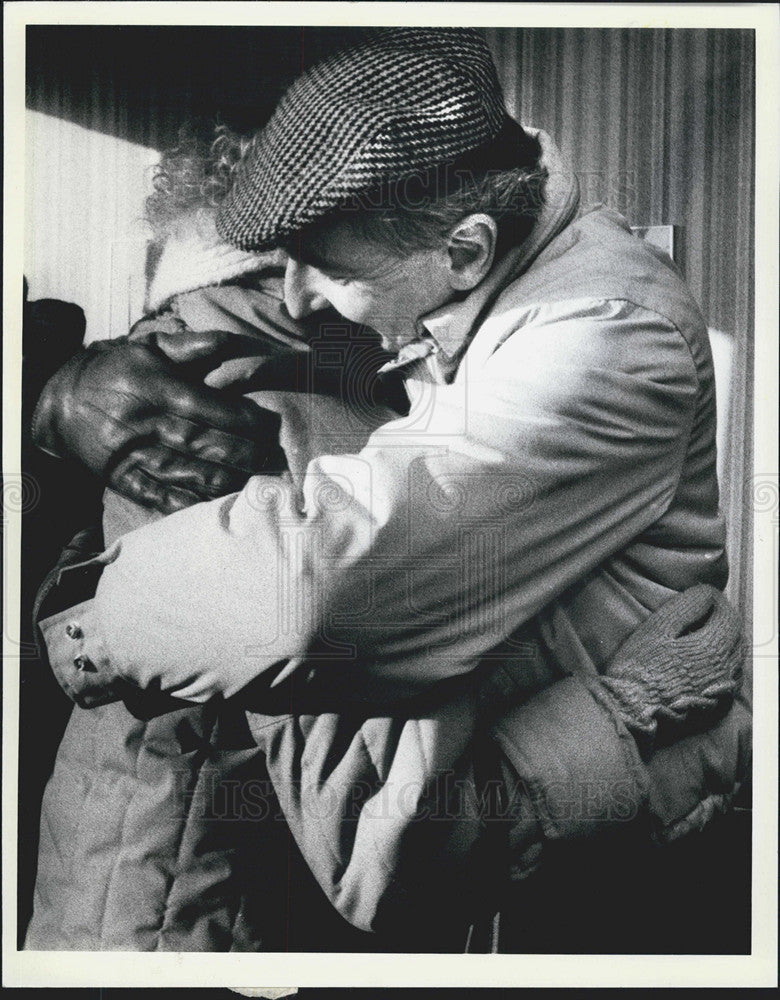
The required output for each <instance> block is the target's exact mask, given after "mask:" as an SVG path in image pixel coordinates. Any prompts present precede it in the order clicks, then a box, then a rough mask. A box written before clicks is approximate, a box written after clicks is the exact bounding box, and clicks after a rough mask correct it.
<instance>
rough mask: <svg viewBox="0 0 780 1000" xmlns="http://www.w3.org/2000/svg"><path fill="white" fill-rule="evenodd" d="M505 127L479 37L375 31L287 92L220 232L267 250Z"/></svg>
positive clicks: (248, 161) (249, 157) (241, 176)
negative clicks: (390, 184) (336, 210)
mask: <svg viewBox="0 0 780 1000" xmlns="http://www.w3.org/2000/svg"><path fill="white" fill-rule="evenodd" d="M506 122H507V115H506V111H505V108H504V100H503V95H502V93H501V87H500V85H499V82H498V77H497V75H496V70H495V66H494V65H493V61H492V58H491V56H490V52H489V50H488V47H487V44H486V42H485V40H484V38H483V37H482V36H481V34H479V32H477V31H475V30H472V29H465V28H463V29H461V28H386V29H372V30H367V32H366V37H365V40H364V41H362V42H361V43H358V44H355V45H352V46H351V47H350V48H348V49H345V50H342V51H339V52H337V53H335V54H334V55H332V56H331V57H329V58H328V59H326V60H324V61H323V62H321V63H319V64H318V65H316V66H314V67H313V68H312V69H311V70H309V71H308V72H307V73H305V74H304V75H303V76H301V77H300V78H299V79H298V80H297V81H296V82H295V83H294V84H293V85H292V87H290V89H289V90H288V91H287V93H286V94H285V96H284V97H283V98H282V100H281V102H280V103H279V106H278V108H277V110H276V112H275V113H274V115H273V117H272V118H271V120H270V121H269V123H268V125H267V126H266V127H265V128H264V129H263V130H262V131H261V132H260V133H258V135H256V136H255V138H254V140H253V142H252V144H251V146H250V149H249V151H248V152H247V154H246V156H245V158H244V160H243V162H242V163H241V165H240V166H239V168H238V170H237V174H236V179H235V182H234V185H233V187H232V189H231V191H230V193H229V194H228V196H227V198H226V199H225V201H224V202H223V204H222V206H221V207H220V210H219V213H218V215H217V229H218V231H219V234H220V235H221V236H222V238H223V239H225V240H227V241H228V242H230V243H232V244H233V245H234V246H237V247H240V248H241V249H243V250H253V251H259V250H266V249H269V248H271V247H273V246H277V245H278V244H279V243H280V242H282V241H284V240H286V239H288V238H289V237H291V236H292V235H294V234H295V233H297V232H299V231H300V230H301V229H303V228H304V227H306V226H308V225H310V224H312V223H314V222H317V221H318V220H320V219H322V218H323V217H325V216H327V215H328V214H330V213H331V212H333V211H334V210H335V209H337V208H338V207H339V206H342V205H344V204H346V203H349V202H350V201H354V199H356V198H358V199H359V198H360V196H361V195H363V194H365V193H366V192H370V191H373V190H376V189H377V188H380V187H382V186H384V185H387V184H388V183H393V182H398V181H401V180H403V179H404V178H406V177H409V176H410V175H416V174H420V173H422V172H425V171H430V170H433V169H436V168H438V167H439V166H440V165H441V164H444V163H451V162H456V161H458V160H459V159H460V158H461V157H463V156H465V155H467V154H469V153H470V152H472V151H474V150H477V149H479V148H482V147H485V146H487V145H489V144H490V143H491V142H493V141H494V140H495V139H496V138H497V137H498V136H499V135H500V134H501V132H502V129H505V128H506ZM516 128H517V129H520V126H517V125H516ZM520 131H521V132H522V130H520Z"/></svg>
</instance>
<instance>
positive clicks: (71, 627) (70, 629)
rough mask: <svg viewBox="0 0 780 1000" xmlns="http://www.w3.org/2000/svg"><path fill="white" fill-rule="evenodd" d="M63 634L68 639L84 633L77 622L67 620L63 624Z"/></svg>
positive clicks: (79, 636) (77, 637)
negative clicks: (66, 622)
mask: <svg viewBox="0 0 780 1000" xmlns="http://www.w3.org/2000/svg"><path fill="white" fill-rule="evenodd" d="M65 634H66V635H67V636H68V638H69V639H80V638H81V637H82V636H83V635H84V633H83V632H82V630H81V625H79V623H78V622H69V623H68V624H67V625H66V626H65Z"/></svg>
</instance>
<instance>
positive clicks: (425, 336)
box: [380, 126, 580, 382]
mask: <svg viewBox="0 0 780 1000" xmlns="http://www.w3.org/2000/svg"><path fill="white" fill-rule="evenodd" d="M523 127H524V128H525V130H526V131H527V132H528V133H530V134H531V135H533V136H536V138H537V139H538V140H539V144H540V146H541V148H542V155H541V159H540V163H541V165H542V166H543V167H546V168H547V181H546V182H545V188H544V206H543V208H542V211H541V213H540V215H539V218H538V220H537V222H536V225H535V226H534V228H533V229H532V230H531V234H530V236H529V237H528V239H527V240H526V241H525V242H524V243H523V244H522V246H519V247H515V248H514V249H512V250H510V251H509V252H508V253H506V254H505V255H504V256H503V257H502V258H501V259H500V260H499V261H497V262H496V263H495V264H494V265H493V267H492V268H491V270H490V273H489V274H488V275H487V277H486V278H485V279H484V280H483V281H481V282H480V284H479V285H478V286H477V287H476V288H475V289H474V290H473V291H472V292H471V293H470V294H469V295H468V296H467V297H466V298H465V299H462V300H460V301H458V302H451V303H448V304H447V305H444V306H441V307H440V308H439V309H436V310H435V311H434V312H431V313H429V314H428V315H427V316H423V317H422V318H421V319H420V320H419V321H418V329H419V333H420V336H419V338H418V339H417V340H414V341H412V342H411V343H410V344H407V345H406V346H405V347H403V348H402V349H401V351H400V352H399V354H398V356H397V357H396V358H394V359H393V360H392V361H390V362H388V363H387V364H386V365H383V366H382V368H380V372H388V371H393V370H398V369H400V370H401V374H403V375H404V376H405V377H409V378H416V379H419V380H421V381H425V382H449V381H451V379H452V377H453V376H454V373H455V370H456V369H457V367H458V363H459V361H460V358H461V356H462V354H463V352H464V351H465V349H466V347H467V346H468V344H469V342H470V340H471V337H472V335H473V333H474V332H475V331H476V328H477V326H478V324H479V321H480V319H481V318H482V317H483V316H484V314H485V313H486V312H487V310H488V309H489V308H490V306H491V305H492V303H493V302H494V301H495V300H496V298H498V296H499V294H500V293H501V292H502V291H503V289H504V288H506V286H507V285H508V284H510V283H511V282H512V281H514V280H515V279H516V278H518V277H519V276H520V275H521V274H522V273H523V272H524V271H526V270H528V268H529V267H530V266H531V264H532V263H533V262H534V261H535V260H536V258H537V257H538V256H539V254H540V253H541V252H542V251H543V250H544V249H545V247H547V246H548V245H549V244H550V243H551V242H552V240H553V239H554V238H555V237H556V236H557V235H558V234H559V233H560V232H561V231H562V230H563V229H564V228H565V227H566V226H567V225H568V224H569V223H570V222H571V220H572V219H573V218H574V216H575V214H576V212H577V209H578V207H579V202H580V193H579V184H578V182H577V178H576V176H575V175H574V174H573V173H572V171H571V170H570V169H569V168H568V166H566V164H565V162H564V160H563V157H562V156H561V154H560V152H559V151H558V149H557V148H556V146H555V144H554V143H553V141H552V139H551V138H550V136H549V135H547V133H546V132H543V131H542V130H541V129H533V128H528V127H526V126H523Z"/></svg>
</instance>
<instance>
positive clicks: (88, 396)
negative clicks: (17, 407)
mask: <svg viewBox="0 0 780 1000" xmlns="http://www.w3.org/2000/svg"><path fill="white" fill-rule="evenodd" d="M251 349H253V350H254V351H256V350H257V346H256V345H254V348H252V346H251V340H250V338H246V337H239V336H236V335H231V334H227V333H220V332H216V333H203V334H194V333H191V332H188V334H187V336H182V335H181V334H180V333H175V332H169V331H165V330H162V331H158V332H154V331H149V330H146V331H144V332H143V334H142V335H141V336H140V337H139V339H138V340H131V339H130V338H122V339H119V340H110V341H97V342H95V343H93V344H91V345H90V346H89V347H88V348H86V349H85V350H83V351H81V352H80V353H79V354H77V355H76V356H75V357H73V358H72V359H71V360H70V361H69V362H68V363H67V364H66V365H64V366H63V367H62V368H61V369H60V370H59V371H58V372H57V373H56V374H55V375H54V377H53V378H52V379H50V380H49V382H48V383H47V384H46V386H45V388H44V390H43V392H42V394H41V397H40V400H39V402H38V406H37V407H36V411H35V414H34V416H33V439H34V441H35V443H36V444H37V446H38V447H39V448H42V449H43V450H44V451H46V452H48V453H49V454H52V455H56V456H59V457H65V456H71V457H74V458H77V459H78V460H79V461H81V462H82V463H83V464H84V465H86V467H87V468H88V469H90V470H91V471H92V472H93V473H95V474H96V475H97V476H99V477H100V478H101V479H102V480H103V481H104V482H106V483H107V484H108V485H110V486H111V487H112V488H113V489H115V490H116V491H117V492H118V493H121V494H122V495H123V496H125V497H128V498H129V499H131V500H133V501H135V502H137V503H140V504H141V505H143V506H145V507H149V508H152V509H154V510H158V511H161V512H163V513H170V512H171V511H174V510H177V509H179V508H182V507H186V506H189V505H190V504H193V503H197V502H198V501H201V500H209V499H213V498H215V497H218V496H223V495H225V494H226V493H230V492H234V491H237V490H240V489H241V488H242V487H243V486H244V484H245V483H246V481H247V480H248V479H249V478H250V476H252V475H255V474H257V473H276V472H280V471H281V470H282V469H284V468H285V466H286V462H285V458H284V453H283V451H282V450H281V448H280V447H279V443H278V432H279V424H280V418H279V416H278V415H277V414H275V413H270V412H268V411H266V410H262V409H260V407H258V406H256V405H255V404H254V403H252V402H250V401H249V400H246V399H242V398H241V397H240V396H237V395H230V394H227V393H225V392H220V391H218V390H216V389H213V388H211V387H209V386H206V385H204V384H203V381H202V380H203V376H204V374H205V373H206V372H208V371H210V370H211V369H212V368H214V367H216V366H217V365H219V364H220V363H221V361H223V360H226V359H227V358H228V357H231V356H234V355H235V354H236V353H242V352H243V353H247V352H248V351H250V350H251Z"/></svg>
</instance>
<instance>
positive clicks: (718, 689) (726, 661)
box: [601, 584, 746, 750]
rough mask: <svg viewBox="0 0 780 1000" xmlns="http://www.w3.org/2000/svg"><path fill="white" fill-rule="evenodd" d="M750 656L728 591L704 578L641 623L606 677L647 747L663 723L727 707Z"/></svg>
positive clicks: (627, 720)
mask: <svg viewBox="0 0 780 1000" xmlns="http://www.w3.org/2000/svg"><path fill="white" fill-rule="evenodd" d="M745 655H746V650H745V642H744V635H743V630H742V624H741V622H740V619H739V616H738V615H737V613H736V611H735V610H734V609H733V608H732V607H731V605H730V604H729V602H728V601H727V599H726V598H725V597H724V596H723V594H721V593H720V592H719V591H717V590H715V589H714V588H713V587H709V586H707V585H706V584H700V585H698V586H696V587H691V588H690V589H689V590H686V591H684V592H683V593H681V594H678V595H676V596H675V597H673V598H672V599H671V600H669V601H667V602H666V603H665V604H664V605H662V607H661V608H659V610H658V611H656V612H655V614H653V615H651V616H650V617H649V618H648V619H647V621H646V622H644V624H642V625H640V626H639V628H638V629H637V630H636V631H635V632H633V633H632V635H631V636H629V638H628V639H627V640H626V642H625V643H624V644H623V645H622V646H621V648H620V649H619V650H618V652H617V654H616V655H615V657H614V658H613V659H612V661H611V662H610V664H609V666H608V668H607V670H606V672H605V675H604V676H603V677H602V678H601V680H602V683H603V685H604V687H605V688H606V689H607V691H608V692H609V693H610V694H611V696H612V698H613V700H614V702H615V703H616V705H617V709H618V712H619V714H620V716H621V718H622V719H623V721H624V722H625V724H626V726H627V727H628V729H629V730H630V731H631V732H632V734H633V735H634V737H635V738H636V739H637V741H638V742H639V745H640V748H642V749H644V750H647V749H648V748H649V746H650V744H652V741H653V739H654V738H655V735H656V730H657V728H658V725H659V723H661V724H662V725H663V724H675V725H679V724H681V723H683V722H686V721H689V720H690V721H694V720H695V718H696V717H698V716H702V717H707V716H710V717H711V716H712V715H713V714H714V713H716V712H717V711H718V710H720V709H722V708H724V707H728V705H730V704H731V701H732V699H733V698H734V695H735V694H736V693H737V691H738V690H739V686H740V681H741V678H742V667H743V663H744V660H745Z"/></svg>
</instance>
